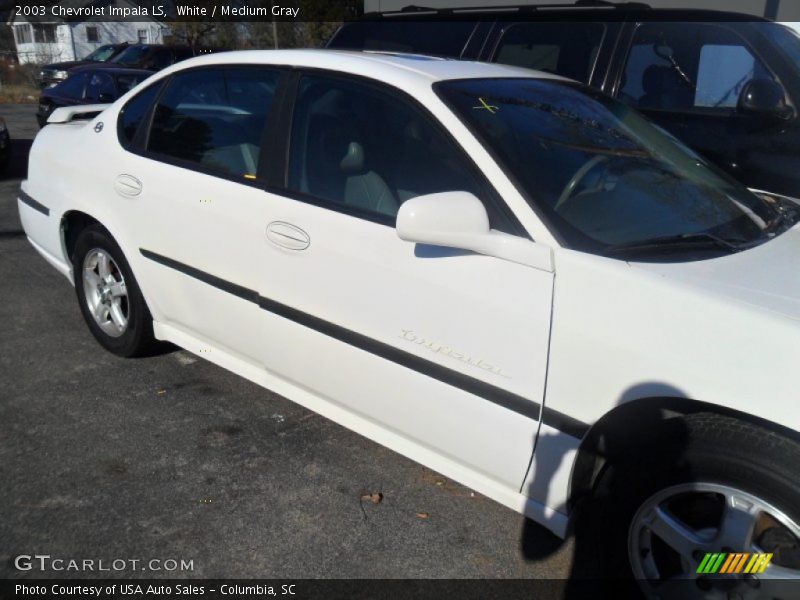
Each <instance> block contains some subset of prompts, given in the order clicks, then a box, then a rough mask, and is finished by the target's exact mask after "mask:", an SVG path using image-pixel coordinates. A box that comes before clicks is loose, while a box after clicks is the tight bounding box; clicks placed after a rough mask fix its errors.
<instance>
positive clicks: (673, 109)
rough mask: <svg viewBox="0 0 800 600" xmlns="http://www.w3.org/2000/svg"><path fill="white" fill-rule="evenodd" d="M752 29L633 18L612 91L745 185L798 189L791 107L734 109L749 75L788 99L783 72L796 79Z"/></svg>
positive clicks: (799, 132) (799, 146)
mask: <svg viewBox="0 0 800 600" xmlns="http://www.w3.org/2000/svg"><path fill="white" fill-rule="evenodd" d="M751 29H752V27H751V24H733V23H659V22H651V23H640V24H638V25H637V26H636V27H635V31H634V32H633V35H632V39H631V41H630V47H629V49H628V51H627V57H626V60H625V63H624V67H623V68H622V70H621V77H620V80H619V82H618V85H617V88H618V89H617V97H618V98H619V99H620V100H622V101H623V102H626V103H627V104H629V105H631V106H633V107H635V108H637V109H639V110H640V111H642V112H643V113H644V114H645V115H647V116H648V117H649V118H650V119H652V120H653V121H654V122H655V123H657V124H658V125H660V126H661V127H663V128H664V129H666V130H667V131H669V132H670V133H672V134H673V135H674V136H675V137H677V138H678V139H680V140H681V141H683V142H684V143H685V144H687V145H688V146H690V147H692V148H693V149H694V150H696V151H697V152H699V153H700V154H702V155H703V156H705V157H706V158H707V159H709V160H710V161H712V162H713V163H715V164H716V165H717V166H719V167H720V168H722V169H724V170H725V171H727V172H728V173H730V174H731V175H732V176H733V177H735V178H736V179H738V180H739V181H741V182H742V183H744V184H745V185H747V186H748V187H752V188H757V189H761V190H766V191H771V192H776V193H779V194H784V195H789V196H794V197H798V196H800V162H799V161H798V158H797V157H798V151H800V128H798V120H797V119H798V117H797V114H796V113H795V115H794V116H792V117H791V118H789V119H781V118H774V117H760V116H758V115H754V114H748V113H746V112H742V111H740V110H738V109H737V105H738V103H739V98H740V96H741V94H742V92H743V90H744V89H745V87H746V86H747V84H748V83H750V82H751V81H753V80H768V81H770V82H774V83H776V84H778V86H780V87H783V88H784V93H785V94H787V98H786V101H787V103H791V99H790V98H789V97H788V93H787V92H786V81H783V79H787V78H788V79H796V74H792V73H787V72H785V69H784V70H783V71H782V70H781V65H780V62H779V61H775V60H774V50H770V48H769V45H768V44H767V43H766V42H764V41H763V40H761V45H759V41H760V40H759V37H758V36H757V34H756V32H754V31H751ZM748 32H749V33H748ZM745 34H747V35H745ZM767 56H770V57H772V58H773V59H772V60H770V61H768V60H767V58H766V57H767ZM779 71H780V72H779Z"/></svg>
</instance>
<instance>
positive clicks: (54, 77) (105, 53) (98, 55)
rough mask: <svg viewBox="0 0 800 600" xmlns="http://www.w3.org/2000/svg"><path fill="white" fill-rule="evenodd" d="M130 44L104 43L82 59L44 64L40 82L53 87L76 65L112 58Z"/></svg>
mask: <svg viewBox="0 0 800 600" xmlns="http://www.w3.org/2000/svg"><path fill="white" fill-rule="evenodd" d="M128 46H129V44H128V42H123V43H121V44H104V45H102V46H99V47H98V48H96V49H95V50H94V51H93V52H92V53H91V54H89V55H88V56H87V57H86V58H83V59H81V60H70V61H66V62H58V63H51V64H49V65H44V66H42V69H41V71H39V84H40V85H41V86H42V87H43V88H48V87H52V86H54V85H56V84H57V83H61V82H62V81H64V80H65V79H66V78H67V77H69V71H70V70H72V69H74V68H76V67H82V66H84V65H90V64H95V63H102V62H106V61H108V60H111V59H112V58H114V57H115V56H117V55H118V54H119V53H120V52H122V51H123V50H125V48H127V47H128Z"/></svg>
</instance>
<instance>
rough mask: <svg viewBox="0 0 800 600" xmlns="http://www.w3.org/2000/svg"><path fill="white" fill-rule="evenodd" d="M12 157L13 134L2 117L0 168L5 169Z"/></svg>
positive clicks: (0, 128)
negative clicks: (10, 133) (11, 134)
mask: <svg viewBox="0 0 800 600" xmlns="http://www.w3.org/2000/svg"><path fill="white" fill-rule="evenodd" d="M10 159H11V136H10V135H9V133H8V125H6V120H5V119H4V118H3V117H0V170H2V169H5V167H6V166H7V165H8V161H9V160H10Z"/></svg>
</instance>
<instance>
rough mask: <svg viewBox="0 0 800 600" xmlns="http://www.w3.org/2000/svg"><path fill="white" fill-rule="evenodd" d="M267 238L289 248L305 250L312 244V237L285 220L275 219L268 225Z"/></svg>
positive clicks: (277, 244)
mask: <svg viewBox="0 0 800 600" xmlns="http://www.w3.org/2000/svg"><path fill="white" fill-rule="evenodd" d="M267 239H268V240H269V241H270V242H272V243H273V244H275V245H276V246H280V247H281V248H288V249H289V250H305V249H306V248H308V247H309V246H310V245H311V238H310V237H308V234H307V233H306V232H305V231H303V230H302V229H300V228H299V227H296V226H294V225H292V224H291V223H285V222H284V221H273V222H272V223H270V224H269V225H267Z"/></svg>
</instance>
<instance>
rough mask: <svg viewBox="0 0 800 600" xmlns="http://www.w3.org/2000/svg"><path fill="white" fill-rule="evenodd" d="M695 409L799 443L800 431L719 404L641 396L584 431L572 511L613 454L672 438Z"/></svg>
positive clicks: (572, 482)
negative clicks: (585, 432) (681, 423)
mask: <svg viewBox="0 0 800 600" xmlns="http://www.w3.org/2000/svg"><path fill="white" fill-rule="evenodd" d="M697 413H704V414H711V415H718V416H721V417H729V418H734V419H737V420H739V421H742V422H745V423H749V424H751V425H754V426H756V427H759V428H762V429H764V430H766V431H769V432H772V433H776V434H778V435H781V436H783V437H786V438H788V439H790V440H793V441H795V442H798V443H800V432H797V431H794V430H791V429H788V428H786V427H783V426H782V425H778V424H777V423H774V422H772V421H769V420H767V419H762V418H760V417H757V416H755V415H752V414H749V413H744V412H741V411H737V410H733V409H730V408H727V407H724V406H720V405H717V404H710V403H707V402H702V401H699V400H693V399H689V398H677V397H650V398H639V399H637V400H633V401H630V402H627V403H625V404H622V405H620V406H617V407H615V408H614V409H612V410H611V411H609V412H607V413H606V414H605V415H603V417H602V418H601V419H600V420H599V421H597V422H596V423H595V424H594V425H592V427H591V428H590V429H589V431H588V432H587V434H586V435H585V436H584V438H583V441H582V442H581V445H580V448H579V450H578V455H577V457H576V459H575V462H574V465H573V469H572V476H571V478H570V491H569V509H570V512H572V511H573V510H574V509H575V508H576V506H577V504H578V503H579V502H580V501H581V500H582V499H584V498H587V497H589V496H591V495H592V493H593V491H594V489H595V484H596V483H597V481H598V480H599V478H600V476H601V475H602V473H603V470H604V468H605V467H606V465H607V464H608V463H609V462H610V461H613V459H614V457H615V456H624V455H625V454H627V453H629V452H636V451H642V449H645V450H646V449H647V448H648V447H650V448H652V447H653V446H659V447H661V448H663V447H664V446H666V445H669V444H670V443H671V442H672V443H674V439H672V436H673V435H674V432H675V430H676V429H680V427H676V424H677V423H678V422H677V421H675V420H674V419H681V420H682V419H683V418H685V417H687V416H689V415H692V414H697Z"/></svg>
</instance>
